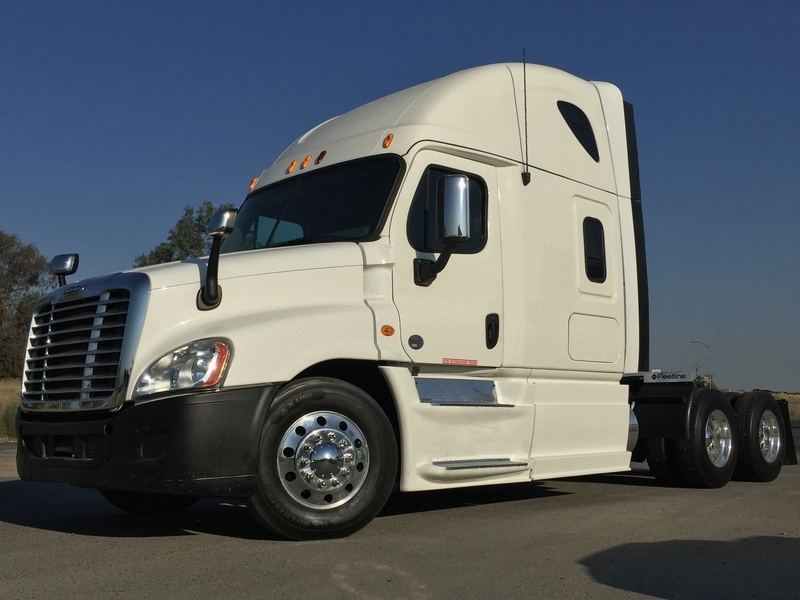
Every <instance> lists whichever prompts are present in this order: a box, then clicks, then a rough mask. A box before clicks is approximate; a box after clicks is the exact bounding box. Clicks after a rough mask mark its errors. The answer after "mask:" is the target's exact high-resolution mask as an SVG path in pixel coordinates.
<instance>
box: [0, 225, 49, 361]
mask: <svg viewBox="0 0 800 600" xmlns="http://www.w3.org/2000/svg"><path fill="white" fill-rule="evenodd" d="M53 287H55V280H54V278H53V276H52V275H51V274H50V266H49V263H48V261H47V259H46V258H45V257H44V256H42V254H41V253H40V252H39V250H38V249H37V248H36V246H34V245H33V244H23V243H22V241H21V240H20V239H19V237H17V236H16V235H13V234H8V233H5V232H3V231H0V298H2V301H0V377H20V376H21V375H22V365H23V360H24V354H25V346H26V345H27V337H28V327H29V325H30V319H31V314H32V313H33V307H34V305H35V304H36V301H37V300H38V299H39V298H40V297H41V296H42V295H43V294H44V293H45V292H46V291H47V290H49V289H52V288H53Z"/></svg>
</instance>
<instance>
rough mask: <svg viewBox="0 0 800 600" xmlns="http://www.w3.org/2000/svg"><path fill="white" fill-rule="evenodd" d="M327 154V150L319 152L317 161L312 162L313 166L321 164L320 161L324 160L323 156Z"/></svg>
mask: <svg viewBox="0 0 800 600" xmlns="http://www.w3.org/2000/svg"><path fill="white" fill-rule="evenodd" d="M327 153H328V151H327V150H323V151H322V152H320V153H319V156H318V157H317V160H315V161H314V164H315V165H318V164H319V163H321V162H322V160H323V159H324V158H325V155H326V154H327Z"/></svg>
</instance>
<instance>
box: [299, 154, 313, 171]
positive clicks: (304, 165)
mask: <svg viewBox="0 0 800 600" xmlns="http://www.w3.org/2000/svg"><path fill="white" fill-rule="evenodd" d="M311 159H312V156H311V155H310V154H309V155H308V156H306V157H305V158H304V159H303V164H301V165H300V168H301V169H305V168H306V167H307V166H308V165H309V163H310V162H311Z"/></svg>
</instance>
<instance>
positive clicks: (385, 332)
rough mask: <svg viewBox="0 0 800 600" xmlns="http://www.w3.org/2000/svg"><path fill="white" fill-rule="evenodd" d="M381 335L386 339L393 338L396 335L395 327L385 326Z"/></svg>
mask: <svg viewBox="0 0 800 600" xmlns="http://www.w3.org/2000/svg"><path fill="white" fill-rule="evenodd" d="M381 333H382V334H383V335H385V336H386V337H390V336H393V335H394V327H392V326H391V325H384V326H383V327H381Z"/></svg>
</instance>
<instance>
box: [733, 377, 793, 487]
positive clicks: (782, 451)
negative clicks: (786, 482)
mask: <svg viewBox="0 0 800 600" xmlns="http://www.w3.org/2000/svg"><path fill="white" fill-rule="evenodd" d="M734 420H735V422H736V438H737V440H738V443H739V461H738V463H737V465H736V471H735V472H734V477H735V478H736V479H740V480H744V481H773V480H774V479H775V478H776V477H777V476H778V474H780V472H781V468H782V467H783V460H784V457H785V455H786V430H785V424H784V422H783V417H782V415H781V411H780V408H779V407H778V402H777V401H776V400H775V398H774V397H773V396H772V394H770V393H769V392H763V391H753V392H748V393H745V394H742V395H741V396H739V398H738V399H737V400H736V404H735V405H734Z"/></svg>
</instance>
